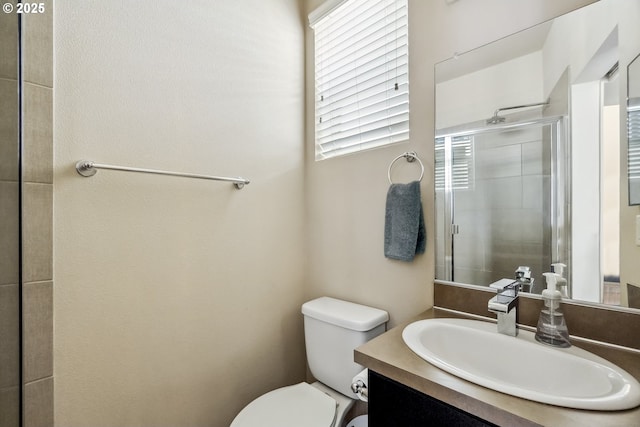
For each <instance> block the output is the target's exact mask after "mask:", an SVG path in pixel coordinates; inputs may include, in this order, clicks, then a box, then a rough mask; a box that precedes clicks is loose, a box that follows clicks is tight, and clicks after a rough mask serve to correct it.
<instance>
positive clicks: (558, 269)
mask: <svg viewBox="0 0 640 427" xmlns="http://www.w3.org/2000/svg"><path fill="white" fill-rule="evenodd" d="M566 267H567V265H566V264H563V263H561V262H556V263H553V264H551V271H553V272H554V273H558V274H559V275H560V277H558V281H557V282H556V289H557V290H558V291H560V293H561V294H562V298H569V291H568V289H567V288H568V286H567V279H566V278H565V277H564V276H563V275H562V274H563V272H564V269H565V268H566Z"/></svg>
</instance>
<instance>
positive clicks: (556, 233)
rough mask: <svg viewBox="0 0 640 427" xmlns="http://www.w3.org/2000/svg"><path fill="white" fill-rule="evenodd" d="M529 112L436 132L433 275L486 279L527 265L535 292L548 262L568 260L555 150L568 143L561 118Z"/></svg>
mask: <svg viewBox="0 0 640 427" xmlns="http://www.w3.org/2000/svg"><path fill="white" fill-rule="evenodd" d="M546 104H547V103H537V104H528V105H526V106H522V107H520V108H524V107H533V106H535V107H540V106H545V105H546ZM514 109H515V108H514ZM498 113H500V112H499V111H496V114H494V116H498ZM533 114H535V115H536V116H537V117H532V118H529V119H528V120H519V121H516V122H514V121H512V119H511V117H509V120H505V121H500V122H496V124H488V125H484V126H479V127H476V128H467V129H466V130H462V129H461V128H457V129H456V130H455V131H453V132H447V131H446V130H445V131H442V132H440V133H439V135H438V136H437V137H436V212H437V213H436V223H437V224H438V233H437V235H436V240H440V242H437V244H436V248H438V250H437V253H436V268H437V272H436V274H437V277H441V278H446V279H445V280H450V281H455V282H461V283H473V284H478V285H488V284H490V283H492V282H495V281H496V280H499V279H503V278H513V277H514V276H513V275H514V271H515V270H516V269H517V268H518V266H521V265H527V266H529V267H530V268H531V270H532V273H533V274H532V277H534V278H535V280H534V287H533V289H531V292H533V293H540V292H541V291H542V286H543V285H544V280H543V279H542V273H543V272H546V271H549V269H550V265H551V263H554V262H558V261H559V262H563V263H565V264H566V263H568V262H569V257H568V247H567V246H566V242H567V237H566V236H565V235H564V234H563V233H566V232H567V230H568V225H567V224H566V223H565V222H566V215H565V211H564V206H565V204H566V201H565V200H564V197H565V196H564V188H565V182H564V179H563V178H562V177H563V170H562V168H564V165H562V164H559V162H557V161H555V160H553V159H554V158H557V154H555V155H552V153H557V152H559V151H562V150H564V149H565V147H564V145H565V138H564V135H565V131H564V127H565V126H566V125H565V119H564V118H563V117H542V116H541V113H540V108H537V111H535V112H534V113H533ZM528 116H529V117H531V116H532V112H531V111H530V112H529V113H528ZM519 117H520V118H521V116H519ZM487 123H488V121H487ZM440 243H442V244H440ZM568 291H569V292H570V290H568Z"/></svg>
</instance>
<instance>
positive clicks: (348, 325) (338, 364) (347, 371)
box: [302, 297, 389, 399]
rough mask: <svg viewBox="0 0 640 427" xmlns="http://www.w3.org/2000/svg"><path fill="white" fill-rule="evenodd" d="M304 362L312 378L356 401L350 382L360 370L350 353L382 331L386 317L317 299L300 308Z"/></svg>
mask: <svg viewBox="0 0 640 427" xmlns="http://www.w3.org/2000/svg"><path fill="white" fill-rule="evenodd" d="M302 314H303V315H304V337H305V338H304V339H305V344H306V349H307V362H308V364H309V370H310V371H311V373H312V374H313V376H314V377H315V378H316V379H317V380H318V381H320V382H321V383H323V384H325V385H327V386H329V387H331V388H332V389H334V390H336V391H338V392H340V393H342V394H344V395H345V396H349V397H351V398H353V399H357V396H356V395H355V394H354V393H353V392H352V391H351V380H352V379H353V377H354V376H355V375H356V374H358V373H359V372H360V371H362V370H363V369H364V367H363V366H362V365H359V364H357V363H355V362H354V361H353V350H354V349H355V348H356V347H358V346H360V345H362V344H364V343H365V342H367V341H369V340H370V339H372V338H374V337H376V336H378V335H380V334H381V333H383V332H384V331H385V330H386V322H387V321H388V320H389V314H388V313H387V312H386V311H384V310H379V309H377V308H373V307H367V306H365V305H360V304H355V303H352V302H347V301H342V300H338V299H335V298H329V297H321V298H317V299H314V300H312V301H309V302H306V303H304V304H303V305H302Z"/></svg>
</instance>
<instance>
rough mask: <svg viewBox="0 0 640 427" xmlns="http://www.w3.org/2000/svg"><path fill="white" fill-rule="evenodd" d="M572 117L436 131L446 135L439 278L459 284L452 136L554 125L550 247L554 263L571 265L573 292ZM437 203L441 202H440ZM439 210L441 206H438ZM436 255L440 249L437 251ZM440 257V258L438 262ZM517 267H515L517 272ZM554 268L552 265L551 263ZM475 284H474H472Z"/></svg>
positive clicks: (552, 133)
mask: <svg viewBox="0 0 640 427" xmlns="http://www.w3.org/2000/svg"><path fill="white" fill-rule="evenodd" d="M568 122H569V118H568V117H567V116H549V117H541V118H536V119H530V120H523V121H518V122H511V123H500V124H496V125H484V126H478V127H467V128H465V127H460V126H457V127H455V128H449V129H443V130H441V131H438V132H437V133H436V136H435V138H436V139H438V138H444V181H445V183H444V190H443V191H444V197H443V199H444V203H443V204H444V206H443V211H444V214H443V219H444V221H443V222H444V224H438V223H437V217H438V215H436V227H440V226H442V227H444V260H443V261H444V266H445V268H444V276H445V277H437V278H436V280H441V281H446V282H452V283H457V282H456V278H455V275H454V266H455V258H454V245H455V243H454V236H455V234H457V229H458V227H457V225H456V223H455V198H454V195H453V192H454V190H453V175H452V164H453V151H452V139H453V138H455V137H460V136H476V135H479V134H486V133H498V132H503V131H505V130H514V129H518V128H522V127H527V126H545V125H548V126H550V131H551V147H550V154H551V160H550V162H551V163H550V168H551V171H550V181H551V182H550V187H551V194H550V195H549V197H550V211H549V216H550V218H549V225H550V227H551V237H550V242H549V245H550V247H549V249H550V251H551V259H552V260H553V262H563V263H564V264H566V265H567V268H566V269H565V277H566V279H567V282H568V285H567V293H568V294H569V296H570V295H571V277H570V276H571V268H570V259H571V247H570V246H571V238H570V237H571V212H570V203H569V201H570V194H571V193H570V189H571V178H570V177H571V161H570V159H571V156H570V155H571V153H570V144H569V143H568V141H569V140H570V138H569V137H570V135H569V129H570V127H569V123H568ZM436 203H437V202H436ZM436 210H437V206H436ZM435 253H436V256H437V255H438V250H436V251H435ZM437 264H438V260H436V265H437ZM516 267H517V266H514V271H515V268H516ZM549 268H551V266H549ZM471 284H473V283H471Z"/></svg>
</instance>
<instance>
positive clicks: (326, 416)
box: [230, 383, 337, 427]
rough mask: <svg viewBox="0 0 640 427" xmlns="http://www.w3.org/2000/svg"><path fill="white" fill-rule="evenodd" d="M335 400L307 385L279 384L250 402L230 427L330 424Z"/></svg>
mask: <svg viewBox="0 0 640 427" xmlns="http://www.w3.org/2000/svg"><path fill="white" fill-rule="evenodd" d="M336 408H337V402H336V401H335V399H333V398H332V397H330V396H328V395H327V394H325V393H323V392H322V391H320V390H318V389H317V388H315V387H313V386H311V385H309V384H307V383H300V384H296V385H292V386H288V387H282V388H279V389H276V390H273V391H270V392H269V393H266V394H263V395H262V396H260V397H258V398H257V399H255V400H254V401H253V402H251V403H249V404H248V405H247V406H246V407H245V408H244V409H243V410H242V411H240V413H239V414H238V415H237V416H236V418H235V419H234V420H233V422H232V423H231V426H230V427H300V426H305V427H332V426H333V425H334V422H335V418H336Z"/></svg>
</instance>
